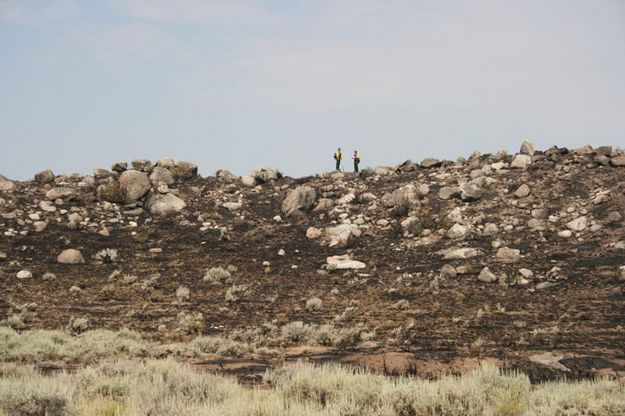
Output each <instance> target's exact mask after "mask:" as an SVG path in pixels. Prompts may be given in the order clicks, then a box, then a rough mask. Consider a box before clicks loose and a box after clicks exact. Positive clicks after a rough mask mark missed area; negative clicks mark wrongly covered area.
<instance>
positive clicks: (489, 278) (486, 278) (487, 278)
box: [477, 267, 498, 283]
mask: <svg viewBox="0 0 625 416" xmlns="http://www.w3.org/2000/svg"><path fill="white" fill-rule="evenodd" d="M477 279H478V280H479V281H481V282H485V283H493V282H496V281H497V280H498V278H497V276H495V274H494V273H493V272H491V271H490V270H489V268H488V267H484V268H483V269H482V271H481V272H480V274H479V275H478V276H477Z"/></svg>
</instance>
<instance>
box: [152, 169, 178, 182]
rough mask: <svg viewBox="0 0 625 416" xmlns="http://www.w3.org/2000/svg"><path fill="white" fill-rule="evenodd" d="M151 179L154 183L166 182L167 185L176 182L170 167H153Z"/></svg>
mask: <svg viewBox="0 0 625 416" xmlns="http://www.w3.org/2000/svg"><path fill="white" fill-rule="evenodd" d="M150 181H152V183H153V184H155V185H157V184H159V183H166V184H167V185H171V184H172V183H174V181H175V180H174V175H173V174H172V173H171V171H170V170H169V169H166V168H163V167H160V166H156V167H154V168H153V169H152V173H150Z"/></svg>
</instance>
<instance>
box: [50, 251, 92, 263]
mask: <svg viewBox="0 0 625 416" xmlns="http://www.w3.org/2000/svg"><path fill="white" fill-rule="evenodd" d="M56 261H57V262H59V263H62V264H83V263H84V262H85V258H84V257H83V256H82V254H81V253H80V251H78V250H76V249H73V248H68V249H67V250H63V251H62V252H61V254H59V255H58V257H57V258H56Z"/></svg>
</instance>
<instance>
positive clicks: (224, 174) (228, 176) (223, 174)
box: [215, 169, 238, 181]
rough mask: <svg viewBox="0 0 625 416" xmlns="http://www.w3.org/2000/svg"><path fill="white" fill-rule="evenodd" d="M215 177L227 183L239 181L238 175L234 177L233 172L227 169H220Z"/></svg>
mask: <svg viewBox="0 0 625 416" xmlns="http://www.w3.org/2000/svg"><path fill="white" fill-rule="evenodd" d="M215 176H216V177H218V178H219V179H224V180H227V181H234V180H236V179H238V177H237V176H236V175H234V174H233V173H232V172H230V171H229V170H226V169H219V170H218V171H217V172H216V173H215Z"/></svg>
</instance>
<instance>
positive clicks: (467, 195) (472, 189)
mask: <svg viewBox="0 0 625 416" xmlns="http://www.w3.org/2000/svg"><path fill="white" fill-rule="evenodd" d="M483 193H484V191H483V190H482V188H480V187H479V186H477V185H473V184H471V183H469V182H466V183H463V184H462V185H460V199H462V200H463V201H477V200H478V199H480V198H481V197H482V194H483Z"/></svg>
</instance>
